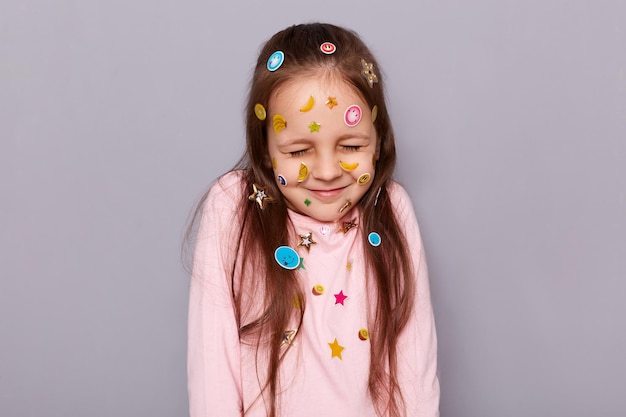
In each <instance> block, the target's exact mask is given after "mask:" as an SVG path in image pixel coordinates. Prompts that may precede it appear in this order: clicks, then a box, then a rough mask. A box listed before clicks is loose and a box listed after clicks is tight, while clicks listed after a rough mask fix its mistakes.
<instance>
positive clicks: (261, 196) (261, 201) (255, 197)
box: [248, 184, 274, 209]
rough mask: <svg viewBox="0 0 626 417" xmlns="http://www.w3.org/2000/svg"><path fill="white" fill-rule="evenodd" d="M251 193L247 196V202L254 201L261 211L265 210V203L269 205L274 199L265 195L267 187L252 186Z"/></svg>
mask: <svg viewBox="0 0 626 417" xmlns="http://www.w3.org/2000/svg"><path fill="white" fill-rule="evenodd" d="M252 189H253V193H252V194H250V195H249V196H248V200H250V201H256V203H257V204H258V205H259V207H261V209H264V208H265V204H266V203H271V202H273V201H274V197H272V196H270V195H268V194H267V187H261V186H260V185H257V184H252Z"/></svg>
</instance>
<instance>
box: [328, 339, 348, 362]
mask: <svg viewBox="0 0 626 417" xmlns="http://www.w3.org/2000/svg"><path fill="white" fill-rule="evenodd" d="M328 346H329V347H330V358H331V359H332V358H339V360H343V359H342V358H341V352H343V350H344V349H345V348H344V347H343V346H341V345H340V344H339V342H338V341H337V338H336V337H335V340H333V342H332V343H329V344H328Z"/></svg>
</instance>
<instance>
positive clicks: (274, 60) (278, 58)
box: [267, 51, 285, 72]
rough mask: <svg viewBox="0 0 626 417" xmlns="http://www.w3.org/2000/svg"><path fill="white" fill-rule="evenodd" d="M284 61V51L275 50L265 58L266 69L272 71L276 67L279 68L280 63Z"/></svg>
mask: <svg viewBox="0 0 626 417" xmlns="http://www.w3.org/2000/svg"><path fill="white" fill-rule="evenodd" d="M284 61H285V53H284V52H283V51H276V52H274V53H273V54H272V55H270V57H269V59H268V60H267V69H268V70H269V71H271V72H274V71H276V70H277V69H278V68H280V66H281V65H283V62H284Z"/></svg>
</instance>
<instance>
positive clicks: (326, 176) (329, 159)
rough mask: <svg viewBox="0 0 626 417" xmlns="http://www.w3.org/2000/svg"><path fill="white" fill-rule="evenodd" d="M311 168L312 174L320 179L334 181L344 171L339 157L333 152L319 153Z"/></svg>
mask: <svg viewBox="0 0 626 417" xmlns="http://www.w3.org/2000/svg"><path fill="white" fill-rule="evenodd" d="M311 168H312V169H311V176H312V177H314V178H315V179H317V180H320V181H332V180H334V179H335V178H338V177H340V176H341V173H342V171H341V166H340V165H339V159H337V158H336V157H335V155H331V154H323V155H317V157H316V158H315V162H314V165H313V166H312V167H311Z"/></svg>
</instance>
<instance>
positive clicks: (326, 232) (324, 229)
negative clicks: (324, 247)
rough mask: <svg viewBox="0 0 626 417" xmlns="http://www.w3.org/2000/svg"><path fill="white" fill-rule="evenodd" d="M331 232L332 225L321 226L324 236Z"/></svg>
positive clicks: (321, 232)
mask: <svg viewBox="0 0 626 417" xmlns="http://www.w3.org/2000/svg"><path fill="white" fill-rule="evenodd" d="M329 233H330V226H326V225H324V226H322V227H320V234H321V235H322V236H326V235H327V234H329Z"/></svg>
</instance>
